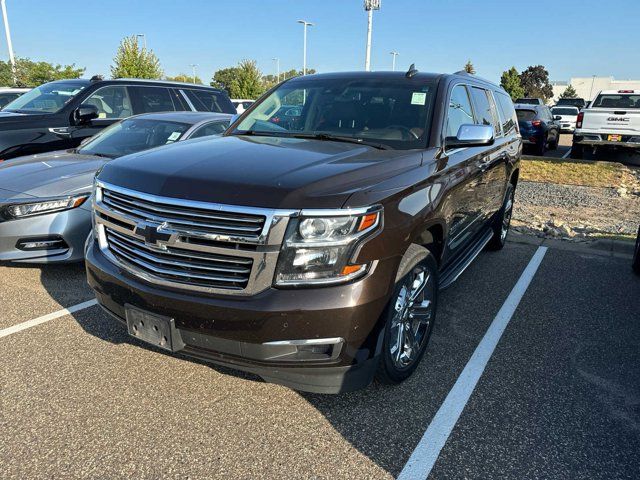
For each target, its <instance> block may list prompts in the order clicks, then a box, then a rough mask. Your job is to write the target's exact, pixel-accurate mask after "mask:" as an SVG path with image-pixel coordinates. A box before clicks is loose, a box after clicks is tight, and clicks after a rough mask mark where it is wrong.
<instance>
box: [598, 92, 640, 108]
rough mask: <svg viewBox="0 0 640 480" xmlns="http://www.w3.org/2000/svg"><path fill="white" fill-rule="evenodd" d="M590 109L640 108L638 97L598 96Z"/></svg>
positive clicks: (620, 95) (639, 98)
mask: <svg viewBox="0 0 640 480" xmlns="http://www.w3.org/2000/svg"><path fill="white" fill-rule="evenodd" d="M591 108H640V95H625V94H619V95H612V94H600V95H598V97H597V98H596V99H595V100H594V101H593V105H591Z"/></svg>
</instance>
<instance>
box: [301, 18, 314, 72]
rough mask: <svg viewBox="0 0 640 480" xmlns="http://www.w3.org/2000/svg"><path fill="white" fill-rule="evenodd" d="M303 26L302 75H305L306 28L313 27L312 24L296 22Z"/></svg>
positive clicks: (302, 21)
mask: <svg viewBox="0 0 640 480" xmlns="http://www.w3.org/2000/svg"><path fill="white" fill-rule="evenodd" d="M298 23H301V24H302V25H303V26H304V41H303V46H302V75H306V74H307V27H313V25H314V24H313V23H311V22H307V21H306V20H298Z"/></svg>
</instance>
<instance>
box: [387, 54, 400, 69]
mask: <svg viewBox="0 0 640 480" xmlns="http://www.w3.org/2000/svg"><path fill="white" fill-rule="evenodd" d="M389 53H390V54H391V55H393V60H392V63H391V71H392V72H395V71H396V57H397V56H398V55H400V54H399V53H398V52H396V51H393V52H389Z"/></svg>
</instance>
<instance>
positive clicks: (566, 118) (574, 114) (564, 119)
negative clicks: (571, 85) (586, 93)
mask: <svg viewBox="0 0 640 480" xmlns="http://www.w3.org/2000/svg"><path fill="white" fill-rule="evenodd" d="M578 113H580V111H579V110H578V107H553V108H552V109H551V115H552V116H553V117H554V118H556V117H560V118H559V119H557V120H556V121H557V122H558V123H559V124H560V132H562V133H564V132H566V133H573V131H574V130H575V129H576V119H577V118H578Z"/></svg>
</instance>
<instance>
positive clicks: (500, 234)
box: [487, 184, 516, 250]
mask: <svg viewBox="0 0 640 480" xmlns="http://www.w3.org/2000/svg"><path fill="white" fill-rule="evenodd" d="M515 192H516V189H515V187H514V186H513V185H512V184H509V185H508V186H507V192H506V194H505V196H504V203H503V204H502V208H501V209H500V211H499V212H498V215H497V216H496V219H495V222H494V224H493V227H492V229H493V237H491V240H489V243H488V244H487V247H488V248H489V250H502V249H503V248H504V245H505V244H506V243H507V234H508V233H509V228H510V227H511V217H512V215H513V202H514V200H515Z"/></svg>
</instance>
